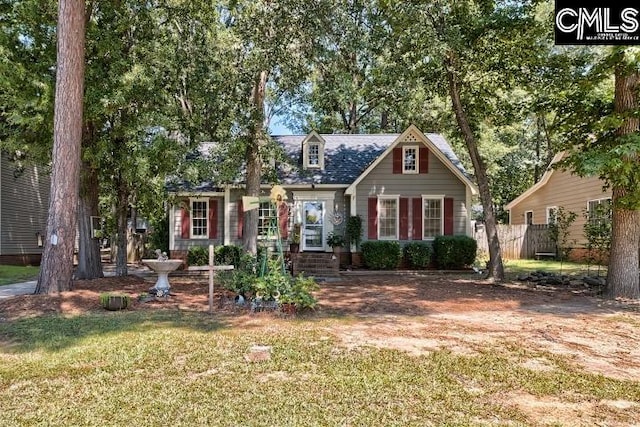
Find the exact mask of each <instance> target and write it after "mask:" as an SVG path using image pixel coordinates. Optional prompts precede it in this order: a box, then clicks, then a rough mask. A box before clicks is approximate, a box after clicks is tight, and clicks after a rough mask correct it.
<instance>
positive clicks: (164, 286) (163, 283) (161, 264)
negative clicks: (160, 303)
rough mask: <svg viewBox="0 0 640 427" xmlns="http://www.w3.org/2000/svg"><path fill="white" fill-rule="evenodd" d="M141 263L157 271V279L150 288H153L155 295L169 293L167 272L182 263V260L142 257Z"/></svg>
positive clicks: (169, 286)
mask: <svg viewBox="0 0 640 427" xmlns="http://www.w3.org/2000/svg"><path fill="white" fill-rule="evenodd" d="M142 263H143V264H144V265H146V266H147V267H149V268H150V269H152V270H153V271H155V272H156V273H158V280H157V281H156V284H155V286H154V287H153V288H151V289H152V290H154V291H155V292H156V294H157V295H160V296H165V295H169V289H170V288H171V285H169V273H171V272H172V271H174V270H175V269H177V268H178V267H180V265H182V260H181V259H167V260H159V259H143V260H142Z"/></svg>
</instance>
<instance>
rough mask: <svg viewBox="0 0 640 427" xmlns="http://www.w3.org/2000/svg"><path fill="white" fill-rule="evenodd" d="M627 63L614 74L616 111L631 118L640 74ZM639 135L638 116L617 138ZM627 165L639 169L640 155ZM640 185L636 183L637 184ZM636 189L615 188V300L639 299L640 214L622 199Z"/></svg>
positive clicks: (611, 276) (611, 282)
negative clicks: (624, 204) (625, 204)
mask: <svg viewBox="0 0 640 427" xmlns="http://www.w3.org/2000/svg"><path fill="white" fill-rule="evenodd" d="M625 65H626V64H625V63H624V61H620V62H619V63H618V65H617V66H616V70H615V111H616V113H618V114H620V115H624V114H629V112H633V111H635V110H637V109H638V106H639V105H638V89H640V73H638V72H637V71H631V72H630V71H629V70H627V69H626V67H625ZM638 131H640V119H638V117H637V115H635V114H634V115H629V116H628V117H625V119H624V121H623V123H622V125H621V126H620V128H618V131H617V134H618V136H620V137H622V136H624V135H628V134H632V133H637V132H638ZM623 161H624V162H625V163H628V164H631V165H634V167H637V165H638V164H640V158H639V156H638V155H626V156H624V157H623ZM636 185H637V183H636ZM632 191H637V189H635V188H625V187H623V186H621V185H616V184H614V186H613V197H612V200H611V201H612V204H613V209H612V222H611V253H610V255H609V271H608V274H607V295H608V296H610V297H613V298H618V297H623V298H640V276H639V274H640V270H639V267H638V263H639V259H638V256H639V255H638V252H639V251H640V246H639V245H640V210H638V209H627V208H625V207H623V205H622V204H621V203H620V201H621V199H622V198H624V197H625V196H626V195H628V194H629V193H631V192H632Z"/></svg>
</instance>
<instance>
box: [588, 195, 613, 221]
mask: <svg viewBox="0 0 640 427" xmlns="http://www.w3.org/2000/svg"><path fill="white" fill-rule="evenodd" d="M587 212H588V217H589V222H591V223H592V224H596V223H601V222H603V221H611V199H610V198H605V199H594V200H589V201H588V202H587Z"/></svg>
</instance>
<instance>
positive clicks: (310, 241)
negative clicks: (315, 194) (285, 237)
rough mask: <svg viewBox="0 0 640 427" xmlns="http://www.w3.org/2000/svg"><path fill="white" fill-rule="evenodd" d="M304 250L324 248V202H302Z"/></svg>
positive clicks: (321, 249)
mask: <svg viewBox="0 0 640 427" xmlns="http://www.w3.org/2000/svg"><path fill="white" fill-rule="evenodd" d="M302 209H303V213H304V215H303V218H302V220H303V224H302V225H303V229H302V239H301V240H302V250H303V251H323V250H324V202H318V201H313V202H302Z"/></svg>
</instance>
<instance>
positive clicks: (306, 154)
mask: <svg viewBox="0 0 640 427" xmlns="http://www.w3.org/2000/svg"><path fill="white" fill-rule="evenodd" d="M312 145H317V146H318V164H317V165H312V164H310V163H309V147H311V146H312ZM302 160H303V165H304V168H305V169H314V170H315V169H320V170H324V141H321V140H317V139H314V140H311V141H305V142H304V144H303V147H302Z"/></svg>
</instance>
